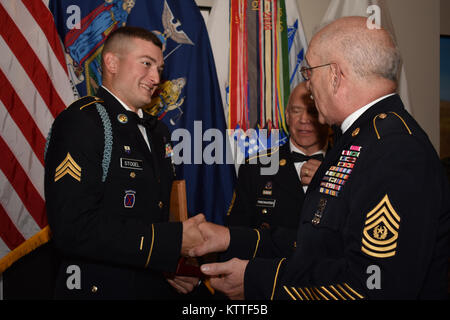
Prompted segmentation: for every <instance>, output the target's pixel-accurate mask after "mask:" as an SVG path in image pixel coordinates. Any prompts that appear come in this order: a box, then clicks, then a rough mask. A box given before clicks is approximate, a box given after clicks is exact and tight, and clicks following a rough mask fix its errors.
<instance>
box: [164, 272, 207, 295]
mask: <svg viewBox="0 0 450 320" xmlns="http://www.w3.org/2000/svg"><path fill="white" fill-rule="evenodd" d="M166 280H167V282H169V284H170V285H171V286H172V287H174V288H175V290H177V292H178V293H183V294H187V293H189V292H191V291H192V290H194V289H195V287H196V286H197V285H198V284H199V280H200V279H199V278H195V277H183V276H172V277H169V278H166Z"/></svg>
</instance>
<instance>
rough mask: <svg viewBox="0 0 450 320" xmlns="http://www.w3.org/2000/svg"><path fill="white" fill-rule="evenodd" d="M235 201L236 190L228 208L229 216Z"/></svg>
mask: <svg viewBox="0 0 450 320" xmlns="http://www.w3.org/2000/svg"><path fill="white" fill-rule="evenodd" d="M234 201H236V191H234V192H233V197H232V198H231V203H230V207H229V208H228V211H227V216H229V215H230V213H231V209H233V206H234Z"/></svg>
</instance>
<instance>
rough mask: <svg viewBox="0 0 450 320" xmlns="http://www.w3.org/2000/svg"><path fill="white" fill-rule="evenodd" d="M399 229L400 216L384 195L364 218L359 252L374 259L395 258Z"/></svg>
mask: <svg viewBox="0 0 450 320" xmlns="http://www.w3.org/2000/svg"><path fill="white" fill-rule="evenodd" d="M399 228H400V216H399V215H398V214H397V212H396V211H395V210H394V208H393V206H392V204H391V202H390V200H389V197H388V195H387V194H386V195H385V196H384V197H383V199H382V200H381V201H380V203H378V204H377V205H376V206H375V208H373V209H372V210H371V211H370V212H369V213H368V214H367V216H366V222H365V224H364V230H363V235H362V241H361V242H362V243H361V251H362V252H364V253H366V254H367V255H369V256H372V257H375V258H389V257H393V256H395V253H396V249H397V240H398V231H399Z"/></svg>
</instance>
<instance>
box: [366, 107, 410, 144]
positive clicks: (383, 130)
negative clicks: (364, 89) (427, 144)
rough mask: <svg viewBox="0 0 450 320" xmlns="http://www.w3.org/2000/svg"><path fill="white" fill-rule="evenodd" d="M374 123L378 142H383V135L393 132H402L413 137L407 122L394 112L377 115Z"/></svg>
mask: <svg viewBox="0 0 450 320" xmlns="http://www.w3.org/2000/svg"><path fill="white" fill-rule="evenodd" d="M372 122H373V128H374V130H375V134H376V136H377V139H378V140H381V137H382V136H383V135H387V134H389V133H393V132H400V131H401V132H407V133H408V134H409V135H412V132H411V130H410V129H409V127H408V125H407V124H406V121H405V120H404V119H403V118H402V117H401V116H400V115H399V114H398V113H396V112H393V111H391V112H387V113H380V114H377V115H376V116H375V117H374V118H373V121H372Z"/></svg>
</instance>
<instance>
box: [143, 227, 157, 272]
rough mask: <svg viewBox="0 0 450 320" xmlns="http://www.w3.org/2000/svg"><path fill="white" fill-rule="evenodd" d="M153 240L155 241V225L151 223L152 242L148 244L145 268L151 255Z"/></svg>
mask: <svg viewBox="0 0 450 320" xmlns="http://www.w3.org/2000/svg"><path fill="white" fill-rule="evenodd" d="M154 242H155V227H154V226H153V224H152V243H151V244H150V251H149V253H148V257H147V262H146V263H145V268H147V266H148V264H149V263H150V257H151V256H152V251H153V243H154Z"/></svg>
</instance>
